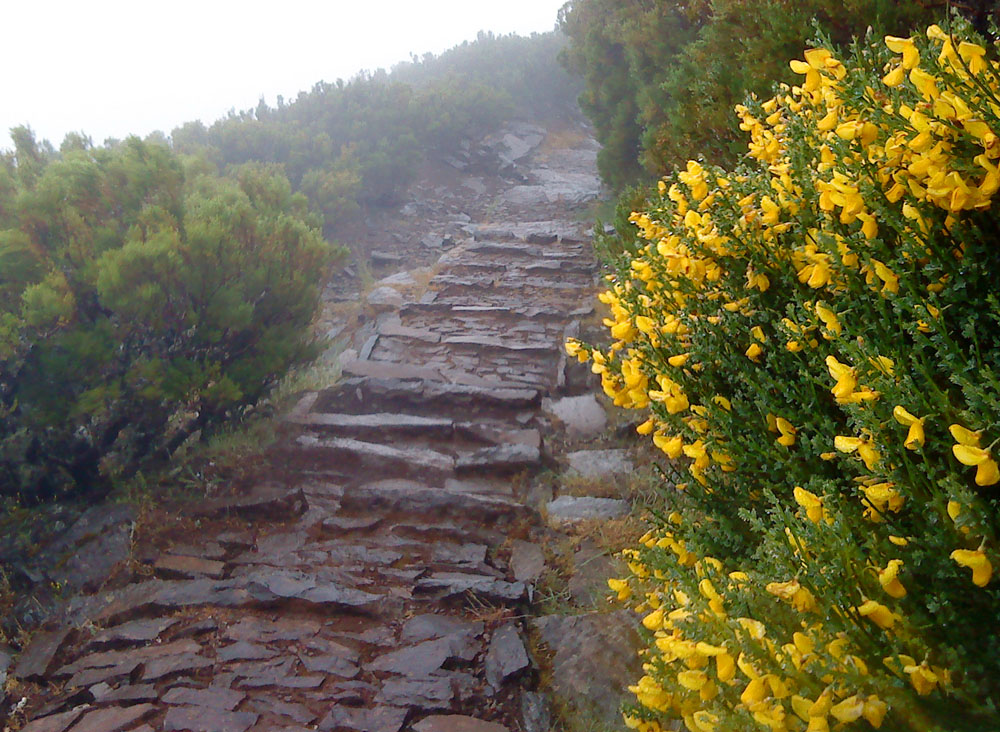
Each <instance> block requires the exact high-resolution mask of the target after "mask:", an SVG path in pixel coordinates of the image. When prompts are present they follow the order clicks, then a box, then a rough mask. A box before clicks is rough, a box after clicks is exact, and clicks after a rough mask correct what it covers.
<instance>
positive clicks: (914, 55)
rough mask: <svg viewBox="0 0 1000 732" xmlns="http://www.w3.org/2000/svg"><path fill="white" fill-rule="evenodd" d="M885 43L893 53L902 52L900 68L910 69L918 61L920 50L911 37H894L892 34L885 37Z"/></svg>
mask: <svg viewBox="0 0 1000 732" xmlns="http://www.w3.org/2000/svg"><path fill="white" fill-rule="evenodd" d="M885 45H886V46H888V47H889V50H890V51H892V52H893V53H901V54H903V65H902V68H904V69H906V70H910V69H912V68H915V67H916V66H917V64H919V63H920V52H919V51H918V50H917V47H916V45H915V44H914V43H913V39H912V38H896V37H894V36H886V37H885Z"/></svg>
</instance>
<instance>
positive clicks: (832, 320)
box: [816, 303, 843, 360]
mask: <svg viewBox="0 0 1000 732" xmlns="http://www.w3.org/2000/svg"><path fill="white" fill-rule="evenodd" d="M816 315H817V316H818V317H819V319H820V320H822V321H823V325H825V326H826V329H827V330H828V331H829V332H830V333H832V334H833V336H827V335H824V338H826V339H827V340H832V338H833V337H835V336H839V335H840V333H841V331H842V330H843V328H842V327H841V325H840V321H839V320H838V319H837V314H836V313H835V312H833V311H832V310H830V309H828V308H825V307H823V306H822V305H820V304H819V303H816ZM831 358H833V357H832V356H831ZM834 360H836V359H834Z"/></svg>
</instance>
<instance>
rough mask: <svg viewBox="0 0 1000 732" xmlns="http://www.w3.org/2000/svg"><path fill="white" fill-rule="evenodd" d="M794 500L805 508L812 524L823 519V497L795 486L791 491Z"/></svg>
mask: <svg viewBox="0 0 1000 732" xmlns="http://www.w3.org/2000/svg"><path fill="white" fill-rule="evenodd" d="M792 493H793V495H794V496H795V501H796V502H797V503H798V504H799V505H800V506H802V508H804V509H805V510H806V516H807V517H808V518H809V520H810V521H812V522H813V523H814V524H818V523H819V522H820V521H822V520H823V499H822V498H820V497H819V496H817V495H816V494H815V493H810V492H809V491H807V490H806V489H805V488H802V487H801V486H795V488H794V490H793V491H792Z"/></svg>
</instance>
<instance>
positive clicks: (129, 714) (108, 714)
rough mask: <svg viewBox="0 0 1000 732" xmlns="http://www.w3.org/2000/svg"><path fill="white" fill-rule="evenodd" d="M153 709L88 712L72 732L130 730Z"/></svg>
mask: <svg viewBox="0 0 1000 732" xmlns="http://www.w3.org/2000/svg"><path fill="white" fill-rule="evenodd" d="M155 709H156V707H154V706H153V705H152V704H136V705H134V706H130V707H108V708H107V709H98V710H96V711H93V712H89V713H88V714H87V715H86V716H85V717H84V718H83V719H81V720H80V721H79V722H78V723H77V724H76V726H74V727H73V732H122V730H126V729H130V728H131V727H132V726H133V725H134V724H135V723H136V722H138V721H139V720H141V719H144V718H145V717H148V716H149V715H150V714H152V713H153V712H154V711H155ZM185 729H187V728H185ZM206 732H207V731H206ZM212 732H225V730H221V729H217V730H212ZM240 732H243V731H242V730H241V731H240Z"/></svg>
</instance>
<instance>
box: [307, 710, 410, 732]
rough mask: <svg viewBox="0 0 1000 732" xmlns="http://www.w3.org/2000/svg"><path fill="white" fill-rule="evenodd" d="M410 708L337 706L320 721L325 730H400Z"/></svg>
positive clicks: (327, 731)
mask: <svg viewBox="0 0 1000 732" xmlns="http://www.w3.org/2000/svg"><path fill="white" fill-rule="evenodd" d="M407 712H408V710H407V709H405V708H402V707H392V706H377V707H374V708H371V709H368V708H364V707H346V706H335V707H334V708H333V709H331V710H330V713H329V714H328V715H327V716H326V717H324V718H323V721H321V722H320V723H319V729H320V730H323V732H331V731H332V730H336V732H341V730H349V731H350V732H399V730H400V729H402V727H403V722H404V721H406V715H407Z"/></svg>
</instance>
